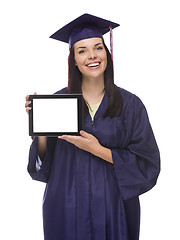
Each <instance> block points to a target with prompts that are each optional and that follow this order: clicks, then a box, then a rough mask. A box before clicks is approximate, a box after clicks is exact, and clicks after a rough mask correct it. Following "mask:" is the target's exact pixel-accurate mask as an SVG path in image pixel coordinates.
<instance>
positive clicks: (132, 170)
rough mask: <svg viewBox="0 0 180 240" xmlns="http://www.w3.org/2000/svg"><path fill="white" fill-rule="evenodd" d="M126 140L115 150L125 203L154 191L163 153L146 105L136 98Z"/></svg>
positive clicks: (130, 110)
mask: <svg viewBox="0 0 180 240" xmlns="http://www.w3.org/2000/svg"><path fill="white" fill-rule="evenodd" d="M125 115H126V116H125V125H126V126H125V128H126V137H125V139H124V143H123V147H122V148H121V149H111V151H112V158H113V163H114V171H115V177H116V179H117V182H118V186H119V188H120V191H121V194H122V196H123V199H124V200H128V199H131V198H134V197H137V196H139V195H140V194H142V193H145V192H147V191H148V190H150V189H151V188H152V187H153V186H154V185H155V184H156V181H157V177H158V175H159V172H160V154H159V150H158V146H157V144H156V140H155V137H154V134H153V131H152V128H151V125H150V122H149V118H148V115H147V111H146V109H145V106H144V105H143V103H142V102H141V100H140V99H139V98H138V97H136V96H135V97H134V98H133V101H132V102H131V103H130V104H129V106H128V107H127V110H126V114H125Z"/></svg>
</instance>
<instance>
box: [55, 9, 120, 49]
mask: <svg viewBox="0 0 180 240" xmlns="http://www.w3.org/2000/svg"><path fill="white" fill-rule="evenodd" d="M118 26H120V25H119V24H117V23H114V22H111V21H109V20H106V19H103V18H99V17H96V16H93V15H90V14H87V13H86V14H83V15H81V16H80V17H78V18H76V19H75V20H73V21H72V22H70V23H68V24H67V25H65V26H64V27H62V28H60V29H59V30H58V31H57V32H55V33H54V34H52V35H51V36H50V38H53V39H56V40H59V41H62V42H65V43H69V49H70V48H71V47H72V46H73V45H74V44H75V43H76V42H78V41H80V40H83V39H87V38H93V37H99V38H102V39H103V34H105V33H107V32H109V31H110V33H111V35H110V36H111V44H112V29H114V28H116V27H118ZM111 50H112V49H111ZM111 52H112V51H111Z"/></svg>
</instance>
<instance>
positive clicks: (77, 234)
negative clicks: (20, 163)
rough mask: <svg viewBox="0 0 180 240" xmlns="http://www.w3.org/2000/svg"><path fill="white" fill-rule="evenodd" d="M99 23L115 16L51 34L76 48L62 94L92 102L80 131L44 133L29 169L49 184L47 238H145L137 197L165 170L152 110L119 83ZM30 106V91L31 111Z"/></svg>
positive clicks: (85, 17)
mask: <svg viewBox="0 0 180 240" xmlns="http://www.w3.org/2000/svg"><path fill="white" fill-rule="evenodd" d="M100 23H101V24H100ZM100 25H103V26H106V29H108V27H109V21H106V20H104V19H100V18H98V17H95V16H92V15H89V14H85V15H82V16H80V17H79V18H77V19H75V20H74V21H73V22H71V23H69V24H68V25H66V26H65V27H63V28H62V29H60V30H58V31H57V32H56V33H55V34H54V35H52V36H51V37H52V38H55V39H58V40H61V41H65V42H69V46H70V55H69V83H68V87H67V88H64V89H62V90H61V91H58V92H57V93H58V94H63V93H82V94H83V97H84V100H85V102H86V104H85V108H84V112H85V118H84V129H83V131H81V132H80V134H81V136H67V135H66V136H59V137H58V138H50V137H49V138H46V137H37V138H34V140H33V143H32V145H31V149H30V155H29V164H28V171H29V173H30V175H31V176H32V178H33V179H35V180H39V181H44V182H46V183H47V185H46V190H45V194H44V201H43V224H44V237H45V240H75V239H77V240H90V239H91V240H92V239H93V240H105V239H106V240H138V239H139V225H140V205H139V199H138V196H139V195H140V194H142V193H144V192H147V191H148V190H150V189H151V188H152V187H153V186H154V185H155V184H156V181H157V177H158V175H159V171H160V160H159V159H160V158H159V151H158V147H157V144H156V141H155V138H154V135H153V132H152V129H151V126H150V123H149V120H148V116H147V112H146V109H145V107H144V105H143V103H142V102H141V100H140V99H139V98H138V97H137V96H135V95H133V94H131V93H129V92H128V91H126V90H124V89H121V88H118V87H117V86H116V85H115V84H114V79H113V63H112V59H111V54H110V53H109V51H108V49H107V47H106V46H105V44H104V41H103V37H102V34H104V33H105V32H104V30H102V28H101V27H100ZM111 26H112V28H114V27H116V26H118V24H115V23H111ZM107 31H108V30H106V32H107ZM65 35H66V36H65ZM29 104H30V102H29V101H28V96H27V97H26V111H27V112H28V111H29V110H30V107H29V106H28V105H29ZM39 157H40V159H41V161H42V164H40V166H39V167H38V169H37V162H39V160H38V159H39Z"/></svg>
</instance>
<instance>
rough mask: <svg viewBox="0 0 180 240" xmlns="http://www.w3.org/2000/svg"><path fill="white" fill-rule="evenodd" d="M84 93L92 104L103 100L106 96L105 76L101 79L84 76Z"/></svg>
mask: <svg viewBox="0 0 180 240" xmlns="http://www.w3.org/2000/svg"><path fill="white" fill-rule="evenodd" d="M82 93H83V97H84V99H85V100H86V101H87V102H88V104H90V105H93V104H97V103H99V102H101V101H102V98H103V96H104V77H102V78H99V79H89V78H83V79H82Z"/></svg>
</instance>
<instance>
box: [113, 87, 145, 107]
mask: <svg viewBox="0 0 180 240" xmlns="http://www.w3.org/2000/svg"><path fill="white" fill-rule="evenodd" d="M118 89H119V91H120V93H121V96H122V99H123V112H124V111H125V112H126V111H130V110H132V109H139V108H142V107H145V106H144V104H143V102H142V100H141V99H140V98H139V97H138V96H137V95H136V94H134V93H131V92H129V91H127V90H126V89H123V88H120V87H118Z"/></svg>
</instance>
